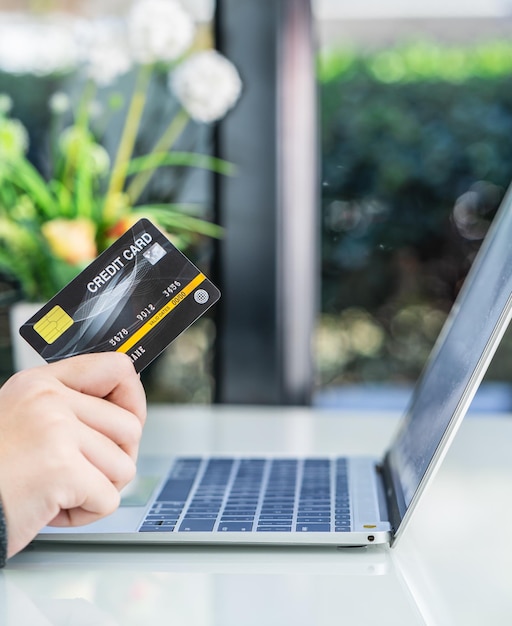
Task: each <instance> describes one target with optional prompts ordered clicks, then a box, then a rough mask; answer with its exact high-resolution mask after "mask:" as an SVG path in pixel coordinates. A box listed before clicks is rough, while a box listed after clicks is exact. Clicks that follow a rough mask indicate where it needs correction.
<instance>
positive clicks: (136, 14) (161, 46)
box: [128, 0, 195, 64]
mask: <svg viewBox="0 0 512 626" xmlns="http://www.w3.org/2000/svg"><path fill="white" fill-rule="evenodd" d="M128 33H129V37H130V43H131V46H132V51H133V55H134V58H135V59H136V61H138V62H139V63H142V64H150V63H155V62H156V61H174V60H175V59H177V58H178V57H180V56H181V55H182V54H183V53H184V52H186V51H187V50H188V48H189V47H190V46H191V44H192V41H193V39H194V34H195V26H194V22H193V21H192V19H191V17H190V16H189V14H188V13H187V12H186V11H184V9H183V8H182V7H181V5H180V4H178V3H177V2H175V1H174V0H139V2H137V3H136V4H135V5H134V7H133V8H132V10H131V11H130V14H129V16H128Z"/></svg>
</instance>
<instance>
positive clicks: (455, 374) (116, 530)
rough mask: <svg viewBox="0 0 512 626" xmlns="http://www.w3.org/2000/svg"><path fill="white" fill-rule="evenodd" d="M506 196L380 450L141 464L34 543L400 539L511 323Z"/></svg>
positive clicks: (510, 228) (511, 236) (510, 218)
mask: <svg viewBox="0 0 512 626" xmlns="http://www.w3.org/2000/svg"><path fill="white" fill-rule="evenodd" d="M511 312H512V191H510V190H509V191H508V192H507V195H506V197H505V199H504V201H503V203H502V206H501V208H500V210H499V212H498V214H497V215H496V217H495V218H494V221H493V224H492V226H491V228H490V230H489V233H488V235H487V237H486V239H485V241H484V243H483V245H482V246H481V249H480V251H479V253H478V255H477V258H476V260H475V262H474V263H473V266H472V268H471V271H470V273H469V275H468V277H467V279H466V282H465V284H464V287H463V289H462V290H461V292H460V294H459V297H458V298H457V301H456V303H455V305H454V307H453V309H452V311H451V313H450V315H449V317H448V320H447V322H446V324H445V326H444V328H443V330H442V332H441V334H440V336H439V338H438V341H437V343H436V346H435V347H434V350H433V351H432V354H431V356H430V359H429V361H428V363H427V365H426V367H425V370H424V372H423V374H422V376H421V378H420V380H419V381H418V383H417V385H416V389H415V392H414V394H413V398H412V401H411V404H410V408H409V410H408V411H407V413H406V414H405V416H404V418H403V421H402V423H401V425H400V427H399V429H398V432H397V434H396V436H395V438H394V441H393V442H392V443H391V445H390V447H389V448H388V450H387V452H386V454H385V455H384V457H383V458H381V459H373V458H360V457H355V458H352V457H349V458H331V457H314V458H289V457H283V458H276V457H261V456H258V457H254V458H249V457H239V458H232V457H208V458H205V457H202V456H201V457H200V456H197V457H187V458H185V457H183V458H173V459H162V458H150V457H148V458H142V459H140V462H139V473H138V477H137V478H136V479H135V481H134V482H133V484H132V485H131V486H130V488H128V489H127V491H126V493H125V494H124V497H123V503H122V505H121V507H120V508H119V509H118V511H116V512H115V513H114V514H112V515H111V516H109V517H107V518H105V519H104V520H101V521H99V522H95V523H94V524H90V525H88V526H83V527H81V528H73V529H64V530H63V529H61V528H58V529H52V528H47V529H44V530H43V532H41V533H40V534H39V535H38V537H37V539H38V540H45V541H75V542H96V543H105V542H108V543H113V542H124V543H147V542H149V543H161V544H171V543H208V544H210V543H224V544H233V543H238V544H242V543H243V544H279V545H284V544H289V545H293V544H296V545H299V544H300V545H305V544H334V545H338V546H356V545H357V546H360V545H374V544H381V543H390V544H391V545H394V544H395V543H396V541H397V540H398V539H399V538H400V536H401V535H402V533H403V531H404V529H405V527H406V525H407V522H408V521H409V519H410V517H411V515H412V513H413V511H414V509H415V507H416V505H417V503H418V501H419V499H420V498H421V496H422V494H423V492H424V489H425V487H426V486H427V484H428V483H429V482H430V481H431V479H432V477H433V476H434V473H435V471H436V470H437V469H438V468H439V465H440V463H441V461H442V459H443V457H444V455H445V454H446V452H447V450H448V447H449V446H450V444H451V442H452V440H453V438H454V436H455V432H456V430H457V428H458V426H459V425H460V423H461V421H462V418H463V417H464V415H465V413H466V412H467V410H468V407H469V405H470V403H471V400H472V398H473V396H474V394H475V392H476V390H477V388H478V385H479V384H480V382H481V380H482V378H483V376H484V373H485V371H486V369H487V367H488V365H489V363H490V361H491V359H492V357H493V355H494V353H495V351H496V348H497V347H498V344H499V342H500V340H501V338H502V336H503V334H504V332H505V330H506V328H507V326H508V324H509V321H510V317H511Z"/></svg>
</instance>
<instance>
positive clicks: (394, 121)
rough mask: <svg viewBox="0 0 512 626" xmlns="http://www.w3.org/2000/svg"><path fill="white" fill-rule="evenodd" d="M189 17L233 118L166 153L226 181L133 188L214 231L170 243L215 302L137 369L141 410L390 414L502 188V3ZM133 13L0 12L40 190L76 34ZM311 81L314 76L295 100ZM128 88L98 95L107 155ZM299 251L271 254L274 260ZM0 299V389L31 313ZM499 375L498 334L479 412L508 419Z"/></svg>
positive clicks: (10, 7)
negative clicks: (225, 166)
mask: <svg viewBox="0 0 512 626" xmlns="http://www.w3.org/2000/svg"><path fill="white" fill-rule="evenodd" d="M180 4H181V5H182V7H183V8H184V9H185V10H186V11H187V12H188V13H189V14H190V15H191V16H192V18H193V20H194V22H195V24H196V29H197V30H196V35H195V43H194V46H196V47H199V48H203V47H210V46H213V47H216V48H218V49H220V50H221V51H222V52H223V53H224V54H225V55H226V56H227V57H228V58H229V59H230V60H231V61H232V62H233V63H234V65H235V66H236V67H237V68H238V70H239V72H240V76H241V80H242V85H243V86H242V93H241V96H240V100H239V101H238V102H237V104H236V105H234V107H233V110H232V111H229V112H228V113H227V115H226V117H225V118H224V119H222V120H220V121H218V122H215V123H206V124H204V123H193V124H190V125H189V126H187V128H186V129H185V131H184V132H183V133H182V134H181V135H180V137H179V140H178V142H177V143H176V147H177V148H178V149H179V150H183V151H185V150H187V151H194V152H199V153H201V154H206V155H213V156H215V157H220V158H222V159H225V160H226V161H227V162H229V163H232V164H233V166H234V173H232V172H231V173H228V174H227V175H226V174H223V173H219V172H214V171H212V170H211V169H208V168H206V169H203V168H196V167H173V166H169V167H165V168H161V169H159V170H158V175H155V176H154V177H153V179H152V181H151V184H150V185H149V186H148V187H147V189H146V190H145V192H144V193H145V194H146V195H145V196H144V198H145V200H146V202H149V201H151V202H153V203H157V204H163V203H172V204H173V205H174V206H179V207H181V208H180V210H181V211H183V212H184V214H185V215H186V216H193V217H197V218H201V219H204V220H206V221H208V222H210V223H212V224H220V225H221V226H222V227H223V228H224V231H223V233H222V234H221V235H220V236H217V235H216V236H215V237H212V236H211V233H209V232H203V231H202V230H201V228H199V229H197V230H196V231H194V229H189V230H183V229H181V230H180V228H178V229H177V230H176V231H175V232H174V233H172V229H171V228H169V229H168V231H169V232H171V234H173V236H174V237H175V240H176V242H177V243H178V244H179V245H180V247H181V248H182V249H183V250H184V251H185V252H186V253H187V255H189V256H190V257H191V258H192V260H193V261H194V262H195V263H196V264H198V265H199V266H200V267H201V268H202V269H203V270H204V271H205V272H206V273H208V274H209V275H211V276H212V277H213V278H214V280H216V281H217V283H218V284H219V287H220V288H221V290H222V291H223V294H224V297H223V300H222V301H221V302H222V305H220V306H219V307H218V308H216V310H215V311H213V312H212V313H211V315H209V316H208V317H207V318H205V319H201V320H200V321H199V322H198V323H196V324H195V325H194V326H193V327H192V328H190V329H189V330H188V331H187V332H186V333H184V334H183V335H182V336H181V337H180V338H179V339H178V340H177V341H176V342H175V343H174V344H173V345H172V346H171V347H170V348H169V349H168V350H166V351H165V352H164V353H163V354H162V356H161V357H159V358H158V359H157V361H155V362H154V364H153V365H152V366H151V367H150V368H148V370H146V371H145V372H144V381H145V384H146V387H147V389H148V395H149V398H150V400H151V401H153V402H179V403H182V402H184V403H210V402H237V403H244V402H256V403H269V404H270V403H276V404H277V403H288V404H310V403H311V404H316V405H320V406H326V407H359V408H361V407H363V408H368V407H372V408H393V409H395V408H403V407H404V406H405V404H406V402H407V400H408V398H409V395H410V392H411V387H412V384H413V383H414V381H415V380H416V378H417V377H418V375H419V374H420V372H421V370H422V367H423V365H424V363H425V359H426V358H427V356H428V353H429V352H430V350H431V348H432V346H433V343H434V342H435V340H436V337H437V335H438V333H439V330H440V328H441V326H442V324H443V322H444V320H445V318H446V316H447V314H448V311H449V309H450V307H451V305H452V303H453V301H454V299H455V297H456V295H457V293H458V290H459V288H460V286H461V283H462V281H463V280H464V277H465V275H466V273H467V271H468V269H469V267H470V266H471V263H472V261H473V259H474V256H475V254H476V252H477V251H478V248H479V246H480V244H481V242H482V239H483V237H484V236H485V233H486V231H487V229H488V227H489V224H490V223H491V221H492V219H493V216H494V213H495V211H496V209H497V208H498V206H499V203H500V201H501V199H502V197H503V195H504V193H505V190H506V188H507V186H508V184H509V181H510V177H511V174H512V145H511V143H510V141H509V138H510V136H511V131H512V89H511V86H512V38H511V34H512V13H511V11H510V4H509V3H507V2H505V1H503V2H501V1H499V0H493V1H489V0H485V1H484V0H471V1H469V2H468V1H465V2H462V1H461V0H443V2H441V1H436V2H433V1H432V2H430V3H429V5H428V7H424V6H420V5H418V4H416V5H414V4H411V3H409V2H406V1H405V0H386V1H385V2H382V1H377V0H359V2H357V3H349V2H347V1H346V0H315V1H313V2H311V3H310V2H306V1H305V0H279V2H275V3H261V2H259V1H258V0H236V2H232V1H231V2H230V0H218V2H214V0H182V1H181V3H180ZM260 5H261V6H260ZM131 6H132V4H131V3H130V2H127V1H126V0H112V1H111V2H109V3H108V4H107V3H101V2H99V1H96V0H89V1H85V0H83V1H79V0H75V1H72V0H67V1H64V0H61V1H59V0H32V1H29V0H26V1H23V2H22V1H20V0H9V1H8V0H0V94H2V95H6V96H8V97H9V98H10V100H11V105H10V107H9V112H8V115H9V117H10V118H12V119H16V120H19V121H20V122H21V123H22V124H23V125H24V127H25V128H26V130H27V133H28V137H29V142H28V148H27V157H28V159H29V160H30V162H31V163H32V164H33V165H34V167H35V168H37V170H38V171H40V172H41V173H42V174H43V175H46V173H47V171H48V167H49V166H48V161H49V153H50V152H51V137H52V132H54V131H55V115H54V113H55V112H54V111H53V112H52V109H51V107H50V106H49V103H50V101H51V98H52V95H53V94H55V93H56V92H58V93H64V94H68V95H69V97H70V100H71V102H73V101H75V102H79V101H80V94H82V93H83V90H84V86H85V85H86V83H87V77H86V76H84V72H83V68H82V57H83V55H84V50H83V49H80V46H79V45H78V43H79V42H80V41H82V39H81V36H82V35H81V33H83V32H84V31H85V30H86V29H87V28H88V27H89V28H90V24H94V28H96V29H100V25H109V27H112V25H114V26H113V27H114V30H115V28H117V27H118V26H119V25H120V24H122V23H123V21H124V20H125V19H126V18H127V15H128V14H129V11H130V8H131ZM297 24H298V25H297ZM110 32H113V31H110ZM290 33H291V35H290ZM299 36H300V37H302V39H300V37H299ZM287 41H291V44H290V46H291V47H290V49H289V50H288V51H287V48H286V46H285V45H284V44H283V42H287ZM301 42H302V44H303V45H302V46H301ZM95 51H96V52H97V53H98V54H99V53H101V52H102V48H101V47H100V46H99V45H98V46H97V47H96V48H95ZM258 51H260V52H261V54H258ZM89 52H90V50H89ZM103 54H104V55H105V60H104V63H105V64H107V63H108V62H109V60H112V59H113V58H115V57H114V56H113V55H114V52H113V51H112V49H109V48H107V47H105V48H104V51H103ZM287 55H290V56H289V57H287ZM308 55H309V56H308ZM290 59H291V60H295V61H296V63H295V64H294V63H291V60H290ZM308 59H309V62H308ZM286 62H288V63H289V64H290V65H286ZM100 64H101V63H100ZM161 69H162V68H161ZM164 70H165V71H164ZM167 70H168V68H167V67H166V68H163V69H162V71H160V72H158V71H157V72H156V73H155V75H154V76H153V78H152V81H151V82H150V83H149V85H148V88H147V101H146V108H145V110H144V115H143V118H142V121H141V126H140V129H141V132H140V134H139V137H138V139H137V143H136V145H135V154H144V153H146V152H147V150H148V146H151V145H152V144H153V143H154V141H155V139H158V137H159V136H160V135H161V134H162V132H163V130H162V129H163V128H165V124H164V122H162V120H165V119H166V118H167V117H168V116H169V115H174V113H175V111H176V106H177V104H176V100H175V99H174V98H173V97H172V95H169V92H168V88H167V78H166V72H167ZM311 71H312V72H313V73H314V75H313V76H312V77H310V76H309V74H308V72H311ZM289 76H293V77H295V78H296V80H295V82H294V83H293V84H292V86H291V89H298V90H299V91H298V92H297V93H298V94H300V93H301V92H300V89H301V88H304V89H307V90H308V93H310V94H311V98H312V100H313V101H314V102H313V104H312V105H311V107H310V108H309V109H308V110H307V111H305V112H304V98H303V97H301V96H300V95H298V96H297V97H294V92H293V91H292V92H291V94H290V93H289V92H288V91H287V90H288V89H289V84H288V82H287V80H288V77H289ZM302 76H305V77H306V78H312V79H313V80H310V81H309V82H306V84H305V86H304V85H303V86H302V87H301V85H302V83H301V81H300V79H301V77H302ZM135 81H136V70H135V69H134V68H130V69H128V70H127V71H125V72H124V73H121V74H120V75H119V76H116V78H115V79H114V80H112V81H111V82H110V83H109V84H108V87H107V86H102V87H101V88H99V89H98V91H97V93H96V94H95V97H94V103H95V107H96V112H95V113H94V116H93V117H92V118H91V119H92V122H91V125H92V126H93V127H94V132H95V137H96V138H97V139H98V143H100V144H101V145H102V146H103V147H104V148H105V150H106V151H107V153H108V154H109V155H110V157H111V159H113V158H114V155H115V153H116V150H117V148H118V144H119V137H120V135H121V133H122V128H123V120H124V119H125V115H126V112H127V109H128V105H129V101H130V94H131V93H132V90H133V86H134V83H135ZM280 107H282V108H283V110H281V108H280ZM301 107H302V108H301ZM105 111H107V112H108V116H106V117H105V115H104V113H105ZM66 115H68V116H70V115H71V113H68V112H67V111H64V112H63V113H62V118H61V120H62V119H64V120H65V119H66ZM295 115H297V120H298V122H297V125H296V126H293V127H292V130H293V133H292V134H294V135H296V134H297V133H299V134H300V129H301V128H305V129H306V130H307V128H309V127H308V126H307V124H302V122H301V120H302V119H303V118H301V117H300V116H301V115H309V117H308V118H307V119H308V120H309V121H311V118H312V117H313V118H314V120H313V122H314V130H312V131H311V136H310V137H309V140H311V142H312V143H310V144H309V145H311V146H312V148H311V154H310V155H308V156H309V157H310V166H309V170H308V172H309V174H308V175H311V184H312V187H311V189H313V192H312V194H311V196H310V197H308V206H307V207H306V208H305V209H304V211H302V210H299V209H297V211H294V210H293V202H294V200H293V199H294V197H295V196H294V191H293V189H291V190H288V191H286V190H285V191H283V182H282V180H283V176H285V178H286V159H287V158H288V157H287V156H286V153H285V154H284V155H283V149H282V144H281V141H280V139H283V145H285V146H286V145H294V144H293V141H292V140H293V139H294V137H292V139H290V137H289V136H288V135H287V134H286V123H287V121H289V120H292V121H293V120H294V119H295V117H294V116H295ZM69 119H71V117H69ZM61 123H64V122H61ZM301 124H302V125H301ZM297 129H298V130H297ZM283 133H284V134H283ZM299 139H300V138H299ZM291 141H292V143H291V144H290V142H291ZM265 142H267V143H265ZM300 145H301V144H299V146H300ZM299 152H300V150H299ZM1 157H2V154H1V152H0V159H1ZM283 159H284V160H285V161H284V164H283ZM0 167H1V161H0ZM306 167H307V166H306ZM300 171H301V170H300V169H297V170H294V171H293V172H292V174H291V176H288V177H287V178H286V180H285V182H286V185H287V186H288V187H290V186H291V187H292V188H293V186H294V185H296V186H297V189H299V190H300V189H301V188H302V187H301V185H302V184H303V178H302V176H301V175H300ZM283 172H284V174H283ZM1 183H2V177H1V170H0V185H1ZM283 198H284V201H283ZM290 198H291V205H292V206H291V208H290V206H288V208H285V209H283V204H286V199H288V202H290ZM1 209H2V207H1V206H0V210H1ZM295 230H297V231H298V232H297V234H293V240H292V235H290V233H295ZM303 231H308V237H307V238H306V239H304V238H301V237H302V235H303ZM301 233H302V234H301ZM293 245H296V246H297V249H296V250H295V252H293V253H292V255H291V256H289V257H286V258H283V255H282V253H281V251H282V248H284V249H285V252H286V250H288V248H290V249H292V248H293ZM301 246H302V248H301ZM301 251H302V253H303V254H302V255H301ZM293 254H295V257H294V256H293ZM294 258H295V259H296V262H294V260H293V259H294ZM301 259H307V262H308V267H309V269H306V271H305V273H306V274H308V276H305V274H304V271H303V273H302V276H303V277H304V282H303V283H301V277H300V276H291V275H290V266H286V263H290V264H291V265H292V271H291V274H293V268H294V267H298V266H300V263H301ZM283 267H288V270H287V271H284V270H283ZM235 268H238V273H237V272H235ZM309 272H310V274H311V275H309ZM288 277H290V281H292V283H291V284H292V288H290V287H289V285H288ZM294 281H295V282H294ZM283 293H284V294H285V295H284V296H282V294H283ZM1 296H2V307H1V311H0V312H1V316H0V323H1V332H0V341H1V345H0V349H1V357H2V358H1V363H0V365H1V368H2V369H1V376H2V378H3V379H5V378H6V377H7V376H9V375H10V373H11V372H12V371H13V368H14V365H13V361H12V341H13V340H12V334H11V333H10V324H9V311H10V309H11V307H12V306H13V304H14V303H15V302H17V301H19V300H21V299H23V297H22V293H21V292H20V285H19V282H17V281H16V280H15V279H13V276H12V275H9V273H8V272H6V271H4V272H3V274H2V282H1ZM252 298H254V300H252ZM283 298H284V299H283ZM244 303H245V304H244ZM304 311H306V315H305V317H299V313H301V314H302V313H304ZM295 324H297V326H295ZM296 327H297V328H298V329H299V330H298V331H297V332H296V333H293V332H292V333H290V332H289V331H290V329H292V330H293V329H295V328H296ZM287 333H288V335H289V336H288V335H287ZM283 336H284V337H285V339H284V340H283ZM298 344H300V345H301V346H303V349H302V352H300V355H301V356H300V358H295V357H294V356H293V355H294V350H296V349H297V345H298ZM302 361H303V363H302V369H301V368H300V367H298V368H296V369H295V370H294V367H295V364H296V363H297V362H302ZM299 364H300V363H299ZM511 380H512V338H511V335H510V333H508V334H507V335H506V336H505V339H504V342H503V344H502V346H501V347H500V349H499V351H498V354H497V356H496V358H495V360H494V362H493V364H492V365H491V368H490V370H489V373H488V374H487V376H486V379H485V382H484V385H483V386H482V389H481V391H480V392H479V394H478V396H477V398H476V400H475V405H474V407H475V408H478V409H480V410H488V409H492V410H510V408H512V392H511V390H510V389H511V388H510V383H511ZM370 391H371V393H370Z"/></svg>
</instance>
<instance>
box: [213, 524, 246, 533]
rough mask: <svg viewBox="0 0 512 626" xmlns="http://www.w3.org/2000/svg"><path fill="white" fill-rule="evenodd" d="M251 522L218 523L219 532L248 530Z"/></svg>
mask: <svg viewBox="0 0 512 626" xmlns="http://www.w3.org/2000/svg"><path fill="white" fill-rule="evenodd" d="M251 530H252V523H250V522H226V523H222V522H221V523H220V524H219V532H222V533H225V532H250V531H251Z"/></svg>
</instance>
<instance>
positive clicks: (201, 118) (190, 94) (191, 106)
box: [169, 50, 242, 122]
mask: <svg viewBox="0 0 512 626" xmlns="http://www.w3.org/2000/svg"><path fill="white" fill-rule="evenodd" d="M169 84H170V87H171V89H172V90H173V91H174V93H175V94H176V97H177V98H178V100H179V101H180V103H181V105H182V106H183V108H184V109H185V110H186V111H187V113H188V114H189V115H190V117H192V118H193V119H194V120H196V121H198V122H213V121H215V120H218V119H220V118H221V117H223V116H224V115H226V113H227V112H228V111H229V109H231V107H233V106H234V104H235V103H236V101H237V100H238V98H239V96H240V92H241V90H242V81H241V80H240V75H239V74H238V71H237V70H236V68H235V66H234V65H233V64H232V63H231V61H229V60H228V59H226V57H224V56H222V54H219V53H218V52H216V51H215V50H204V51H202V52H197V53H196V54H193V55H191V56H190V57H188V58H187V59H185V61H183V63H181V64H180V65H179V66H178V67H177V68H176V69H175V70H174V72H172V73H171V74H170V75H169Z"/></svg>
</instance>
